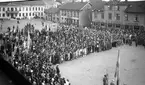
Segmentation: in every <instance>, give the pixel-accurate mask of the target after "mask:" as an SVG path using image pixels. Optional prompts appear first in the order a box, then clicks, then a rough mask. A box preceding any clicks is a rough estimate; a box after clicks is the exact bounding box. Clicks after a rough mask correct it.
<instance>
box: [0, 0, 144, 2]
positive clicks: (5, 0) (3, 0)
mask: <svg viewBox="0 0 145 85" xmlns="http://www.w3.org/2000/svg"><path fill="white" fill-rule="evenodd" d="M7 1H26V0H0V2H7ZM105 1H109V0H105ZM121 1H124V0H121ZM128 1H143V0H128Z"/></svg>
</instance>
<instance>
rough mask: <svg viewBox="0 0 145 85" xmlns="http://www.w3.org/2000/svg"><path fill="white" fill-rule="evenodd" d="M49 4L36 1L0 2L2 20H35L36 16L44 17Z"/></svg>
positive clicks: (40, 0)
mask: <svg viewBox="0 0 145 85" xmlns="http://www.w3.org/2000/svg"><path fill="white" fill-rule="evenodd" d="M47 5H48V4H45V2H44V1H42V0H36V1H16V2H0V18H1V19H11V18H20V19H21V18H25V17H27V18H33V17H35V16H39V17H43V16H44V9H45V7H48V6H47Z"/></svg>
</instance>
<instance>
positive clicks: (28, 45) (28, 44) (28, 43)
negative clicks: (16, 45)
mask: <svg viewBox="0 0 145 85" xmlns="http://www.w3.org/2000/svg"><path fill="white" fill-rule="evenodd" d="M27 39H28V40H27V48H28V49H29V47H30V43H31V38H30V33H29V31H28V38H27Z"/></svg>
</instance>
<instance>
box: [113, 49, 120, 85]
mask: <svg viewBox="0 0 145 85" xmlns="http://www.w3.org/2000/svg"><path fill="white" fill-rule="evenodd" d="M119 52H120V51H119V50H118V57H117V62H116V70H115V75H114V77H115V79H116V85H119V72H120V71H119V65H120V57H119Z"/></svg>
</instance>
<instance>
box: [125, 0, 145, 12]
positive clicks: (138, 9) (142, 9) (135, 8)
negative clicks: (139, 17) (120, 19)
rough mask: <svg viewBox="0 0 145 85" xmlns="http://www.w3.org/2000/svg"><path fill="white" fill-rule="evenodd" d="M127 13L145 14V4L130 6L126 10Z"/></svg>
mask: <svg viewBox="0 0 145 85" xmlns="http://www.w3.org/2000/svg"><path fill="white" fill-rule="evenodd" d="M125 12H126V13H141V14H145V2H142V3H141V2H140V3H134V4H129V5H128V6H127V8H126V9H125Z"/></svg>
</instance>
